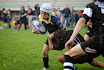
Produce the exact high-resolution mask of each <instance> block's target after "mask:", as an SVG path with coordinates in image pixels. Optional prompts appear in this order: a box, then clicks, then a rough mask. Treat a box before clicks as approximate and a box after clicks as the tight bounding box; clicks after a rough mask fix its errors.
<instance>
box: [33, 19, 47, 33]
mask: <svg viewBox="0 0 104 70" xmlns="http://www.w3.org/2000/svg"><path fill="white" fill-rule="evenodd" d="M32 27H33V29H34V30H36V31H38V32H39V33H40V34H45V33H46V31H47V29H46V28H45V26H44V25H43V24H42V23H41V22H40V21H39V20H33V21H32Z"/></svg>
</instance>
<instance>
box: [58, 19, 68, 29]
mask: <svg viewBox="0 0 104 70" xmlns="http://www.w3.org/2000/svg"><path fill="white" fill-rule="evenodd" d="M56 24H57V25H58V26H59V27H60V28H62V29H63V30H65V29H66V27H65V25H64V24H63V23H62V22H61V21H60V20H58V21H57V22H56Z"/></svg>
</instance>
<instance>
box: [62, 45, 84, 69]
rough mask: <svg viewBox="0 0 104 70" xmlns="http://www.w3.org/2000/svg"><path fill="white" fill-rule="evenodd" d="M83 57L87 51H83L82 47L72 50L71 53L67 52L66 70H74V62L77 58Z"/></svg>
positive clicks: (65, 59)
mask: <svg viewBox="0 0 104 70" xmlns="http://www.w3.org/2000/svg"><path fill="white" fill-rule="evenodd" d="M81 55H86V53H85V51H83V49H82V47H81V46H80V44H79V45H77V46H75V47H73V48H72V49H70V51H68V52H66V53H65V55H64V70H66V69H67V70H74V68H75V66H74V64H73V61H74V59H75V58H76V57H79V56H81Z"/></svg>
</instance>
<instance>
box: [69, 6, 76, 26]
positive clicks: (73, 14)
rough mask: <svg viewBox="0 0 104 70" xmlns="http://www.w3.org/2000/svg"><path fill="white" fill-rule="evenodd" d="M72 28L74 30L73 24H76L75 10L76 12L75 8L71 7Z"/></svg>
mask: <svg viewBox="0 0 104 70" xmlns="http://www.w3.org/2000/svg"><path fill="white" fill-rule="evenodd" d="M70 12H71V26H72V28H73V23H74V16H75V10H74V6H72V7H71V10H70Z"/></svg>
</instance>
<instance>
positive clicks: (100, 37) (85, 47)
mask: <svg viewBox="0 0 104 70" xmlns="http://www.w3.org/2000/svg"><path fill="white" fill-rule="evenodd" d="M89 19H91V22H92V30H93V37H92V39H90V40H88V41H85V42H83V43H81V44H79V45H77V46H75V47H73V48H71V49H70V51H68V52H66V53H65V55H64V70H74V65H73V63H74V60H75V59H76V57H80V56H84V55H92V56H96V55H98V54H99V55H100V54H102V55H103V56H104V0H98V1H95V2H93V3H90V4H88V5H87V6H86V8H85V10H84V12H83V17H82V18H80V20H79V21H78V22H77V25H76V27H75V29H74V31H73V34H72V36H71V38H70V39H69V40H68V42H66V44H65V47H71V46H72V45H73V42H74V39H75V37H76V36H77V34H78V33H79V31H80V30H81V28H82V27H83V25H84V23H85V22H87V21H89ZM96 57H97V56H96Z"/></svg>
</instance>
